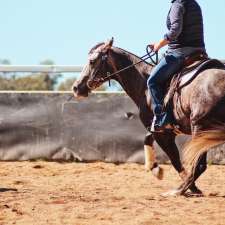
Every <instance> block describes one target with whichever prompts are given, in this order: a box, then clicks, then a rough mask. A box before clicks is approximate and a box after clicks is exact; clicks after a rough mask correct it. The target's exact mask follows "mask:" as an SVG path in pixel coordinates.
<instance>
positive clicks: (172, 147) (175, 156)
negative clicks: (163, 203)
mask: <svg viewBox="0 0 225 225" xmlns="http://www.w3.org/2000/svg"><path fill="white" fill-rule="evenodd" d="M175 138H176V135H175V134H174V133H172V132H169V133H155V134H154V139H155V140H156V142H157V143H158V145H159V146H160V147H161V148H162V150H163V151H164V152H165V153H166V154H167V156H168V157H169V159H170V161H171V163H172V165H173V167H174V168H175V170H176V171H177V172H178V173H179V175H180V177H181V179H182V180H186V178H187V172H186V170H185V169H184V167H183V166H182V163H181V160H180V154H179V151H178V148H177V145H176V143H175ZM197 174H199V176H200V174H201V172H200V170H198V173H197ZM188 188H189V189H190V191H191V192H192V193H201V191H200V190H199V189H198V188H197V187H196V185H195V183H194V182H193V183H192V184H191V185H190V186H189V187H188Z"/></svg>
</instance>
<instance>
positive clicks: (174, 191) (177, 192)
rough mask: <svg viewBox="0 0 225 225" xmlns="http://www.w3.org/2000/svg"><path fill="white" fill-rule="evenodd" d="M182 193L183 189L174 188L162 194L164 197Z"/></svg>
mask: <svg viewBox="0 0 225 225" xmlns="http://www.w3.org/2000/svg"><path fill="white" fill-rule="evenodd" d="M180 195H181V191H180V190H179V189H174V190H170V191H167V192H165V193H163V194H161V196H162V197H165V198H166V197H177V196H180Z"/></svg>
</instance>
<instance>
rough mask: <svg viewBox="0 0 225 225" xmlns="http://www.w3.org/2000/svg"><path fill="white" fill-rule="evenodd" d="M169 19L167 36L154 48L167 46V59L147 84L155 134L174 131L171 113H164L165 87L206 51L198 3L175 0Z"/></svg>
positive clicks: (153, 46) (162, 61) (152, 46)
mask: <svg viewBox="0 0 225 225" xmlns="http://www.w3.org/2000/svg"><path fill="white" fill-rule="evenodd" d="M171 3H172V5H171V8H170V10H169V13H168V16H167V28H168V32H167V33H166V34H165V35H164V39H162V40H161V41H160V42H159V43H155V44H153V45H152V44H151V45H150V47H151V48H152V49H153V51H154V52H157V51H158V50H159V49H160V48H162V47H164V46H166V45H168V50H167V52H166V54H165V56H164V57H163V58H162V59H161V60H160V62H159V64H158V65H157V66H156V67H155V68H154V69H153V70H152V72H151V75H150V77H149V79H148V81H147V85H148V89H149V92H150V94H151V96H152V107H153V112H154V115H155V117H154V120H153V123H152V128H151V131H152V132H157V131H164V130H165V129H167V128H171V125H172V116H171V113H169V112H165V111H164V109H163V99H164V95H165V84H166V82H167V81H168V80H169V79H171V78H172V76H173V75H174V74H175V73H177V72H178V71H179V70H181V68H182V66H184V61H185V58H186V57H188V56H189V55H191V54H193V53H194V52H196V51H199V50H201V51H202V52H203V53H204V52H206V50H205V43H204V33H203V18H202V11H201V8H200V6H199V4H198V3H197V2H196V0H172V1H171Z"/></svg>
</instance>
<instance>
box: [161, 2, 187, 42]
mask: <svg viewBox="0 0 225 225" xmlns="http://www.w3.org/2000/svg"><path fill="white" fill-rule="evenodd" d="M184 12H185V9H184V7H183V6H182V5H181V4H179V3H173V4H172V7H171V9H170V12H169V19H170V28H169V31H168V32H167V33H166V34H165V35H164V39H165V40H167V41H169V42H170V41H173V40H176V38H177V37H178V36H179V35H180V33H181V32H182V29H183V19H184Z"/></svg>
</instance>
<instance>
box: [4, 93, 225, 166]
mask: <svg viewBox="0 0 225 225" xmlns="http://www.w3.org/2000/svg"><path fill="white" fill-rule="evenodd" d="M70 95H71V93H54V92H45V93H37V92H33V93H31V92H30V93H20V92H2V93H0V112H1V114H0V160H3V161H15V160H16V161H17V160H37V159H45V160H60V161H61V160H62V161H81V162H87V161H88V162H89V161H105V162H114V163H120V162H137V163H143V162H144V154H143V140H144V136H145V133H146V131H145V129H144V127H143V125H142V124H141V122H140V121H139V118H138V110H137V108H136V106H135V105H134V104H133V102H132V101H131V100H130V99H129V98H128V97H127V96H126V95H125V94H124V93H110V94H104V93H95V94H92V95H91V96H90V97H89V98H88V99H84V100H82V101H76V100H75V99H73V100H71V101H67V100H68V98H69V96H70ZM185 140H186V137H184V136H182V137H179V138H178V139H177V143H178V145H179V146H180V147H181V146H182V145H183V143H184V141H185ZM157 156H158V159H159V160H160V162H161V163H167V162H168V158H167V157H166V156H165V155H164V154H163V153H162V151H161V150H160V149H159V148H158V147H157ZM224 156H225V148H224V146H223V147H220V148H218V149H217V150H216V151H213V152H211V153H210V154H209V161H210V162H213V163H216V164H225V157H224Z"/></svg>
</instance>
